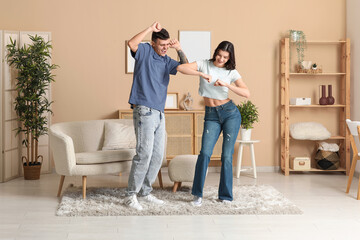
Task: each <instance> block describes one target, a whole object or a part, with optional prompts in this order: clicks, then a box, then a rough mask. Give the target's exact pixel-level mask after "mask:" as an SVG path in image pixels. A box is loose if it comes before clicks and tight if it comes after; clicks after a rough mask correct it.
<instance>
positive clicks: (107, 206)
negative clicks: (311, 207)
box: [56, 185, 302, 216]
mask: <svg viewBox="0 0 360 240" xmlns="http://www.w3.org/2000/svg"><path fill="white" fill-rule="evenodd" d="M124 191H125V189H124V188H88V189H87V196H86V199H85V200H83V199H82V191H81V187H72V186H70V187H68V188H67V189H66V191H65V192H64V194H63V197H62V199H61V202H60V204H59V206H58V209H57V211H56V215H57V216H130V215H237V214H247V215H250V214H256V215H265V214H277V215H282V214H302V211H301V210H300V209H299V208H298V207H296V206H295V205H294V204H293V203H292V202H291V201H289V200H288V199H287V198H285V197H284V196H283V195H282V194H281V193H280V192H278V191H277V190H276V189H274V188H273V187H272V186H269V185H241V186H234V189H233V194H234V201H232V202H231V203H222V202H219V201H218V200H217V198H218V188H217V187H215V186H210V187H205V188H204V199H203V204H202V206H201V207H193V206H192V205H191V204H190V202H191V200H192V198H193V196H192V195H191V194H190V192H191V191H190V189H189V187H182V188H181V189H180V190H179V191H177V192H176V193H173V192H171V188H167V189H158V188H156V189H154V190H153V191H152V194H153V195H155V196H156V197H158V198H160V199H162V200H164V201H165V204H164V205H161V206H159V205H156V204H150V203H147V202H143V201H140V204H141V205H142V206H143V208H144V209H143V210H142V211H136V210H133V209H130V208H128V207H126V206H125V205H124V204H123V201H124Z"/></svg>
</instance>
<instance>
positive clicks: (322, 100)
mask: <svg viewBox="0 0 360 240" xmlns="http://www.w3.org/2000/svg"><path fill="white" fill-rule="evenodd" d="M325 87H326V85H321V98H320V99H319V104H320V105H327V104H328V100H327V98H326V88H325Z"/></svg>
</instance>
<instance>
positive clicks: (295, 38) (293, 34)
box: [289, 30, 306, 67]
mask: <svg viewBox="0 0 360 240" xmlns="http://www.w3.org/2000/svg"><path fill="white" fill-rule="evenodd" d="M289 34H290V40H291V41H292V42H295V45H296V52H297V59H298V65H299V66H300V67H302V61H303V60H304V51H305V48H306V36H305V33H304V32H303V31H299V30H289Z"/></svg>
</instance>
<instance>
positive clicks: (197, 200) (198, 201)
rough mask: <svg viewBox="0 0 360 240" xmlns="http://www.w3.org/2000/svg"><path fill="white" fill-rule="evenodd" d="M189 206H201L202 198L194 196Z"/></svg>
mask: <svg viewBox="0 0 360 240" xmlns="http://www.w3.org/2000/svg"><path fill="white" fill-rule="evenodd" d="M191 204H192V205H193V206H194V207H200V206H201V204H202V197H198V196H194V199H193V201H192V202H191Z"/></svg>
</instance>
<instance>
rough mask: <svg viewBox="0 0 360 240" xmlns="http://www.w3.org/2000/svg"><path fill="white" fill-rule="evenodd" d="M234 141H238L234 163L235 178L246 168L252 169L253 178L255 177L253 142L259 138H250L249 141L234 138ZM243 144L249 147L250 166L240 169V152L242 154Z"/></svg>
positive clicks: (256, 141)
mask: <svg viewBox="0 0 360 240" xmlns="http://www.w3.org/2000/svg"><path fill="white" fill-rule="evenodd" d="M236 142H238V143H239V149H238V158H237V164H236V178H239V177H240V172H241V171H246V170H251V169H252V170H253V173H254V178H256V164H255V152H254V143H258V142H260V141H259V140H250V141H244V140H236ZM244 145H245V146H249V147H250V156H251V164H252V168H249V169H241V161H242V154H243V148H244Z"/></svg>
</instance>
